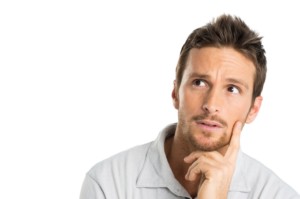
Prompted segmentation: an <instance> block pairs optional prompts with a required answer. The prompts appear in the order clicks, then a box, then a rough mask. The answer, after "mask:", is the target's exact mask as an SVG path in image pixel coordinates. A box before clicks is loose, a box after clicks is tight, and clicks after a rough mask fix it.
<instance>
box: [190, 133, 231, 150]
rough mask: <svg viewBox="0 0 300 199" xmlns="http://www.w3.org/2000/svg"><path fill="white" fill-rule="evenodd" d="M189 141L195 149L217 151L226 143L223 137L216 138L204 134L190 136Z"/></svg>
mask: <svg viewBox="0 0 300 199" xmlns="http://www.w3.org/2000/svg"><path fill="white" fill-rule="evenodd" d="M189 141H190V144H191V145H192V147H193V148H194V149H195V150H199V151H219V150H220V149H222V148H223V147H225V146H226V145H228V141H227V140H225V138H224V137H221V138H219V139H217V140H216V139H214V138H212V137H206V136H198V137H194V136H190V138H189Z"/></svg>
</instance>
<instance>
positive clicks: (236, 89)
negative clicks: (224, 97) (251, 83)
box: [227, 86, 240, 94]
mask: <svg viewBox="0 0 300 199" xmlns="http://www.w3.org/2000/svg"><path fill="white" fill-rule="evenodd" d="M227 90H228V91H229V92H231V93H234V94H238V93H240V90H239V89H238V88H237V87H236V86H229V87H228V88H227Z"/></svg>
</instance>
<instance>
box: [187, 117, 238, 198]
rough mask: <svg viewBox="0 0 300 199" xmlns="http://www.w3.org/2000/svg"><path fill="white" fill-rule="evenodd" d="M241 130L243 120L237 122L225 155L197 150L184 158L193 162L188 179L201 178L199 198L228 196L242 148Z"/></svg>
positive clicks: (189, 162) (190, 162) (188, 161)
mask: <svg viewBox="0 0 300 199" xmlns="http://www.w3.org/2000/svg"><path fill="white" fill-rule="evenodd" d="M241 130H242V124H241V122H236V123H235V125H234V128H233V131H232V136H231V140H230V143H229V146H228V149H227V151H226V153H225V155H224V156H223V155H222V154H221V153H219V152H217V151H212V152H201V151H196V152H192V153H191V154H190V155H188V156H187V157H185V158H184V161H185V162H186V163H188V164H192V165H191V166H190V167H189V169H188V172H187V173H186V176H185V178H186V180H189V181H194V180H196V179H199V178H200V180H201V181H200V184H199V189H198V193H197V198H198V199H223V198H224V199H225V198H227V193H228V190H229V187H230V183H231V179H232V176H233V173H234V170H235V164H236V159H237V155H238V151H239V148H240V134H241Z"/></svg>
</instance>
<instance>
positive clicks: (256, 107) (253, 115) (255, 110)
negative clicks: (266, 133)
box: [246, 96, 263, 123]
mask: <svg viewBox="0 0 300 199" xmlns="http://www.w3.org/2000/svg"><path fill="white" fill-rule="evenodd" d="M262 100H263V98H262V96H258V97H256V98H255V100H254V103H253V105H252V107H251V109H250V111H249V113H248V116H247V119H246V123H251V122H252V121H253V120H254V119H255V118H256V116H257V114H258V112H259V110H260V106H261V103H262Z"/></svg>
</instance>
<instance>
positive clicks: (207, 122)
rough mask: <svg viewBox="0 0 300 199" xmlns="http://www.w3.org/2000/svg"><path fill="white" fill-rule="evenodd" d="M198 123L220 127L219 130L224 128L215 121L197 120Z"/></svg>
mask: <svg viewBox="0 0 300 199" xmlns="http://www.w3.org/2000/svg"><path fill="white" fill-rule="evenodd" d="M197 123H198V124H204V125H208V126H215V127H219V128H221V127H222V124H221V123H220V122H217V121H215V120H207V119H204V120H197Z"/></svg>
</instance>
